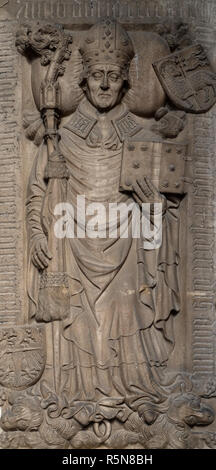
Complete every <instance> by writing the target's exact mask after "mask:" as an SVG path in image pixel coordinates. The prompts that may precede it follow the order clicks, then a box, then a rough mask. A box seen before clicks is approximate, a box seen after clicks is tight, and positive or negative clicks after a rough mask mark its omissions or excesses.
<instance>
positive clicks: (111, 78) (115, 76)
mask: <svg viewBox="0 0 216 470" xmlns="http://www.w3.org/2000/svg"><path fill="white" fill-rule="evenodd" d="M119 78H120V75H118V73H113V72H112V73H111V74H109V79H110V80H112V82H117V80H119Z"/></svg>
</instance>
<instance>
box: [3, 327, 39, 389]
mask: <svg viewBox="0 0 216 470" xmlns="http://www.w3.org/2000/svg"><path fill="white" fill-rule="evenodd" d="M45 350H46V349H45V337H44V331H43V327H41V326H40V327H39V326H27V325H25V326H21V325H17V326H11V327H5V328H1V331H0V385H3V386H4V387H7V388H9V389H14V390H23V389H25V388H28V387H30V386H32V385H34V384H35V383H36V382H37V381H38V380H39V378H40V377H41V375H42V372H43V370H44V367H45V361H46V353H45Z"/></svg>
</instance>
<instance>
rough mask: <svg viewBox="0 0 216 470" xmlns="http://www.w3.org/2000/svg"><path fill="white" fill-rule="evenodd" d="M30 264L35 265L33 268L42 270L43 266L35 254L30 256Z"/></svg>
mask: <svg viewBox="0 0 216 470" xmlns="http://www.w3.org/2000/svg"><path fill="white" fill-rule="evenodd" d="M32 263H33V264H34V265H35V267H36V268H37V269H44V266H43V264H42V263H41V261H40V260H39V258H38V256H37V254H36V253H35V254H34V255H32Z"/></svg>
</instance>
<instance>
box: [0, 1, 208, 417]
mask: <svg viewBox="0 0 216 470" xmlns="http://www.w3.org/2000/svg"><path fill="white" fill-rule="evenodd" d="M112 14H113V15H114V16H115V17H116V18H118V19H119V21H120V22H122V24H124V25H125V27H126V28H127V29H128V30H135V29H136V30H139V29H140V28H141V29H142V28H145V29H148V28H150V27H151V24H152V23H160V22H164V21H167V20H170V19H173V20H174V21H179V20H180V19H181V20H182V21H184V22H186V23H187V24H189V26H190V31H191V33H192V35H193V37H194V38H195V40H196V42H199V43H201V44H202V45H203V46H204V47H205V48H206V49H207V50H208V52H209V57H210V59H211V61H212V64H213V65H214V66H215V70H216V48H215V40H216V1H215V0H158V1H157V0H149V1H148V0H147V1H146V0H139V1H138V0H137V1H136V0H119V1H115V0H107V1H105V0H77V1H75V0H71V1H69V0H64V1H63V0H59V1H56V0H53V1H52V0H49V1H44V0H0V323H1V324H2V325H11V324H15V323H23V322H25V321H26V320H27V296H26V290H25V284H26V277H25V272H26V269H25V268H26V259H27V251H26V250H27V249H26V239H25V212H24V211H25V207H24V206H25V194H26V184H27V179H28V174H29V171H30V168H31V165H32V162H33V158H34V155H35V153H36V147H35V146H34V144H33V143H30V142H29V141H27V139H26V138H25V136H24V131H23V128H22V119H23V115H22V114H23V108H24V107H25V105H26V103H27V102H28V100H31V97H30V95H29V94H26V93H25V92H24V93H23V91H24V90H25V87H26V86H29V85H30V81H29V80H30V78H29V77H30V66H29V65H28V64H27V63H26V60H25V59H24V58H22V57H21V56H20V55H19V54H18V53H17V50H16V48H15V34H16V30H17V28H18V26H19V24H22V23H23V22H27V21H41V22H43V21H44V22H49V21H51V22H56V23H62V24H65V26H66V27H67V28H68V29H71V30H72V31H73V30H76V31H77V30H82V29H86V28H88V26H89V25H91V24H92V23H94V22H95V21H96V20H97V18H98V17H101V16H106V15H112ZM143 25H145V26H143ZM189 129H190V132H191V133H192V135H193V149H192V155H191V157H192V159H193V171H194V186H193V187H192V188H191V189H190V191H189V195H188V197H187V198H186V200H185V201H184V207H185V208H186V213H187V217H186V218H184V221H185V223H186V226H187V229H186V231H185V230H184V237H185V246H184V248H185V247H186V248H185V250H184V252H182V256H183V271H182V293H183V297H184V308H183V311H182V314H181V316H178V318H177V319H176V324H175V330H176V333H178V334H176V335H175V336H176V348H175V351H174V354H173V355H172V357H171V358H170V364H169V368H170V370H173V368H174V367H175V368H177V370H185V371H188V372H193V374H194V379H195V380H196V381H197V383H199V384H200V383H203V384H204V383H205V382H206V380H207V378H208V377H210V376H211V377H214V376H215V372H216V371H215V368H216V341H215V338H216V315H215V293H214V292H215V272H216V256H215V249H214V244H215V231H216V228H215V227H216V224H215V191H216V190H215V187H216V184H215V182H216V171H215V150H216V142H215V134H216V108H215V107H214V108H213V109H212V110H211V111H209V112H208V113H206V114H203V115H198V116H193V117H190V118H189ZM212 426H214V425H212Z"/></svg>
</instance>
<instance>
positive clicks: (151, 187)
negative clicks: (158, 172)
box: [145, 177, 160, 196]
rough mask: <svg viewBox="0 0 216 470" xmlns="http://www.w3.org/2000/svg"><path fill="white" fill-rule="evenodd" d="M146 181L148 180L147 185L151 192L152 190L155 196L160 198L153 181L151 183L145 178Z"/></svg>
mask: <svg viewBox="0 0 216 470" xmlns="http://www.w3.org/2000/svg"><path fill="white" fill-rule="evenodd" d="M145 180H146V184H147V186H148V188H149V190H150V191H151V192H152V193H153V194H155V195H157V196H160V193H159V191H158V190H157V188H156V187H155V185H154V184H153V183H152V181H151V180H150V179H149V178H147V177H146V178H145Z"/></svg>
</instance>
